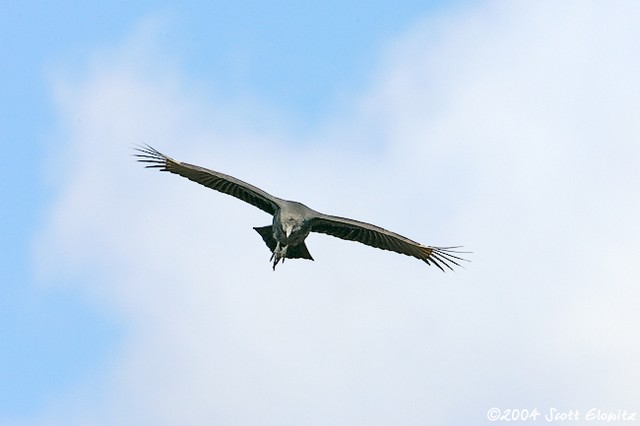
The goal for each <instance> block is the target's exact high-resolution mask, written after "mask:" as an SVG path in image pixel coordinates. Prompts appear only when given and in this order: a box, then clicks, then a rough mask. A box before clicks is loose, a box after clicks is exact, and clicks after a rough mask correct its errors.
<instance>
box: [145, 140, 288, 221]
mask: <svg viewBox="0 0 640 426" xmlns="http://www.w3.org/2000/svg"><path fill="white" fill-rule="evenodd" d="M135 150H136V151H138V153H136V154H134V155H135V156H136V157H137V158H138V161H140V162H142V163H148V164H147V166H146V167H148V168H157V169H160V170H161V171H163V172H171V173H175V174H177V175H180V176H182V177H186V178H187V179H189V180H192V181H194V182H197V183H199V184H201V185H204V186H206V187H207V188H211V189H215V190H216V191H220V192H222V193H224V194H228V195H231V196H233V197H236V198H238V199H240V200H242V201H244V202H246V203H249V204H251V205H253V206H256V207H257V208H259V209H260V210H263V211H265V212H267V213H269V214H271V215H273V214H275V212H276V210H278V208H279V204H278V198H276V197H274V196H273V195H271V194H269V193H267V192H265V191H263V190H262V189H260V188H256V187H255V186H253V185H250V184H248V183H246V182H243V181H241V180H240V179H236V178H234V177H233V176H229V175H225V174H223V173H220V172H216V171H213V170H209V169H205V168H204V167H200V166H194V165H193V164H189V163H183V162H180V161H176V160H174V159H173V158H171V157H167V156H166V155H164V154H162V153H161V152H160V151H158V150H156V149H155V148H152V147H150V146H149V145H145V146H141V147H136V148H135Z"/></svg>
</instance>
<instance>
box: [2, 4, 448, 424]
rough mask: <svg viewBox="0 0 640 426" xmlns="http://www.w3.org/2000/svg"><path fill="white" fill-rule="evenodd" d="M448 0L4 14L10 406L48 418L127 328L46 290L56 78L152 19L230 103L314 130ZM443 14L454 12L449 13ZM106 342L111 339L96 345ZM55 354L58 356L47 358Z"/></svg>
mask: <svg viewBox="0 0 640 426" xmlns="http://www.w3.org/2000/svg"><path fill="white" fill-rule="evenodd" d="M438 7H439V5H438V4H437V2H431V3H429V2H401V3H397V2H379V3H377V4H375V5H372V4H371V3H369V2H366V3H365V2H349V3H344V2H321V3H313V2H309V3H299V2H279V3H278V4H276V5H274V4H272V3H271V2H255V1H249V2H232V3H228V2H191V3H182V4H180V5H177V4H173V5H172V4H170V3H168V4H162V3H159V2H124V3H119V4H117V5H116V4H111V3H102V4H100V3H91V2H90V3H87V2H73V1H71V2H55V3H50V2H35V3H34V2H13V3H6V4H3V6H2V13H1V14H2V16H3V22H4V24H3V25H2V29H1V30H0V37H1V39H2V46H3V49H2V53H0V54H1V55H2V59H1V61H0V62H1V63H2V87H3V89H2V91H3V93H4V95H3V102H2V103H1V104H0V107H1V108H2V110H1V113H0V115H1V116H2V117H3V119H2V122H1V124H0V125H1V127H0V131H1V133H0V134H1V136H2V137H1V139H2V141H3V142H2V146H3V152H4V154H5V156H4V158H5V161H3V163H4V164H3V167H2V169H3V176H2V177H3V181H4V182H7V183H8V184H7V185H3V188H2V191H3V192H2V199H4V200H5V202H4V203H3V205H4V207H3V219H4V220H2V225H1V226H2V232H1V233H2V236H3V237H2V242H1V244H2V260H1V262H2V264H1V266H2V276H4V277H5V279H4V280H3V281H4V284H3V285H2V289H1V291H2V297H1V299H2V300H3V301H4V303H3V308H2V310H1V313H0V315H2V324H4V326H3V328H2V341H3V345H2V346H3V349H2V363H1V365H2V372H3V373H2V380H1V383H2V386H1V387H0V389H2V392H1V395H2V399H1V400H0V404H1V405H0V412H3V413H9V414H10V415H14V414H17V415H22V414H28V413H32V412H34V411H36V410H37V409H38V408H39V407H40V406H41V405H42V403H43V399H45V398H46V397H47V396H48V395H50V394H51V393H55V392H57V391H58V389H59V387H64V386H67V385H68V384H69V383H70V382H72V381H73V380H75V379H76V378H77V377H78V376H81V375H83V374H89V372H91V371H92V369H94V368H95V365H96V363H97V364H99V363H101V362H105V359H106V358H107V357H108V354H109V347H110V346H111V345H115V344H117V341H118V339H119V338H120V335H121V333H123V332H124V331H123V330H122V329H121V328H120V327H119V325H118V324H117V323H114V322H113V321H110V320H109V319H108V318H104V316H103V315H101V313H100V312H95V311H94V310H93V309H92V308H91V307H88V306H87V305H86V301H83V300H82V298H81V297H78V296H77V295H74V294H71V293H70V292H68V291H52V290H43V289H42V288H39V287H38V285H36V284H35V283H34V273H33V266H32V263H33V261H32V259H31V245H32V239H33V234H34V230H35V229H37V228H38V226H39V224H40V223H41V222H42V220H43V214H44V211H45V209H46V205H47V203H48V202H50V200H51V196H52V194H51V190H52V188H51V186H49V185H47V183H46V182H44V181H43V180H44V176H43V173H42V168H43V167H44V166H43V164H44V163H46V162H47V159H48V157H49V155H50V154H51V151H54V150H56V147H55V146H48V145H47V137H48V135H49V134H50V133H51V132H52V129H53V128H54V127H55V121H56V118H57V117H56V111H55V109H54V105H53V102H52V93H51V80H52V75H53V74H55V73H56V72H58V70H62V71H59V72H61V73H64V72H71V73H73V72H76V73H78V74H81V73H82V70H83V69H84V68H85V67H86V66H87V61H88V60H89V57H90V55H91V54H92V52H93V51H94V50H95V49H100V48H104V47H108V46H111V45H114V44H117V43H119V42H121V41H122V40H123V39H124V38H125V37H127V35H128V34H129V33H130V32H131V31H132V30H133V29H134V27H135V26H136V25H137V24H138V23H139V21H140V20H144V19H147V18H149V17H160V18H161V19H164V20H165V22H166V24H165V25H164V26H163V29H162V31H161V32H162V33H161V34H160V35H159V38H160V39H161V40H160V43H161V44H162V46H161V47H160V48H161V49H162V50H163V51H165V52H169V54H170V55H171V56H172V59H173V60H174V61H175V62H176V63H178V64H180V67H181V69H182V70H183V71H184V72H186V73H188V74H189V75H190V76H192V77H193V78H196V79H200V80H204V81H206V82H207V83H208V84H210V85H211V86H213V87H215V89H216V90H217V91H219V92H222V93H223V95H224V96H225V97H227V98H229V99H233V98H234V97H243V98H244V97H246V96H251V97H255V98H257V99H259V100H260V101H262V102H268V103H270V104H272V105H274V106H275V107H276V108H278V109H282V110H286V111H287V114H288V115H289V116H290V119H291V121H292V122H301V123H304V124H303V126H308V125H313V123H314V121H315V120H316V119H317V117H318V115H320V114H322V112H323V111H324V110H325V109H326V108H329V106H330V104H331V102H332V101H333V98H334V97H336V96H339V93H340V90H357V89H359V88H360V87H362V84H363V83H362V82H361V81H360V80H361V79H362V78H363V76H366V72H365V71H366V69H367V67H370V66H371V65H372V63H373V61H374V58H375V55H376V49H377V47H378V46H379V44H380V43H382V42H384V41H385V40H386V39H387V38H389V37H391V36H392V35H393V34H394V33H397V32H399V31H401V30H402V29H403V28H404V27H405V26H406V25H408V24H410V23H411V22H412V20H413V19H414V17H415V16H417V15H420V14H423V13H428V12H430V11H434V10H437V9H438ZM440 7H441V6H440ZM96 335H97V336H99V338H96ZM44 354H46V356H43V355H44Z"/></svg>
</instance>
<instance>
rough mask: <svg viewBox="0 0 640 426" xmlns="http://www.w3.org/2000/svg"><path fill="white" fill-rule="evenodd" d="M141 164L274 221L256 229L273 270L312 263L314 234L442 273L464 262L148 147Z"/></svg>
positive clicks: (139, 151) (451, 251)
mask: <svg viewBox="0 0 640 426" xmlns="http://www.w3.org/2000/svg"><path fill="white" fill-rule="evenodd" d="M134 149H135V150H136V153H135V154H134V156H135V157H137V160H138V161H140V162H142V163H145V164H146V167H147V168H156V169H159V170H160V171H163V172H171V173H175V174H177V175H180V176H182V177H185V178H187V179H189V180H192V181H194V182H197V183H199V184H201V185H204V186H206V187H207V188H211V189H214V190H216V191H219V192H222V193H224V194H227V195H231V196H232V197H235V198H238V199H240V200H242V201H244V202H246V203H249V204H251V205H252V206H254V207H257V208H259V209H260V210H262V211H264V212H267V213H269V214H270V215H272V216H273V222H272V223H271V225H267V226H260V227H254V228H253V229H255V230H256V231H257V232H258V234H260V236H261V237H262V239H263V240H264V242H265V243H266V244H267V246H268V247H269V250H270V251H271V258H270V259H269V261H270V262H271V261H273V270H274V271H275V269H276V266H277V265H278V263H279V262H280V261H281V260H282V262H283V263H284V260H285V259H309V260H313V258H312V257H311V254H310V253H309V250H308V249H307V246H306V244H305V242H304V240H305V239H306V238H307V236H308V235H309V233H310V232H319V233H321V234H327V235H332V236H334V237H338V238H341V239H343V240H351V241H357V242H359V243H362V244H366V245H368V246H371V247H375V248H379V249H382V250H389V251H393V252H396V253H400V254H404V255H407V256H412V257H415V258H416V259H420V260H422V261H424V262H426V263H427V264H428V265H431V264H433V265H435V266H437V267H438V268H439V269H440V270H442V271H443V272H444V271H445V268H447V269H450V270H453V266H460V264H459V263H458V262H459V261H464V260H466V259H463V258H462V257H459V255H460V254H461V253H463V252H460V251H457V250H456V249H458V248H459V247H432V246H426V245H422V244H420V243H417V242H415V241H413V240H410V239H409V238H407V237H403V236H402V235H400V234H396V233H395V232H391V231H388V230H386V229H384V228H381V227H379V226H376V225H372V224H370V223H366V222H360V221H358V220H355V219H348V218H346V217H340V216H332V215H328V214H324V213H320V212H318V211H316V210H313V209H311V208H309V207H307V206H305V205H304V204H302V203H299V202H297V201H288V200H283V199H282V198H278V197H274V196H273V195H271V194H269V193H267V192H265V191H263V190H262V189H260V188H258V187H256V186H253V185H251V184H248V183H246V182H243V181H241V180H240V179H237V178H235V177H233V176H229V175H225V174H223V173H220V172H216V171H214V170H209V169H205V168H204V167H200V166H195V165H193V164H189V163H183V162H181V161H177V160H174V159H173V158H171V157H168V156H166V155H164V154H162V153H161V152H159V151H158V150H156V149H155V148H152V147H151V146H149V145H144V146H139V147H135V148H134Z"/></svg>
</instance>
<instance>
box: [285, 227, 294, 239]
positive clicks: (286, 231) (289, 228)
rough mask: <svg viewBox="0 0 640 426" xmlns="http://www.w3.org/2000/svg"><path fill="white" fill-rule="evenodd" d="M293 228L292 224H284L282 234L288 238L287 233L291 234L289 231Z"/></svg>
mask: <svg viewBox="0 0 640 426" xmlns="http://www.w3.org/2000/svg"><path fill="white" fill-rule="evenodd" d="M292 230H293V226H291V225H286V226H285V228H284V235H285V236H286V237H287V238H289V235H291V231H292Z"/></svg>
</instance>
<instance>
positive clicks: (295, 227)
mask: <svg viewBox="0 0 640 426" xmlns="http://www.w3.org/2000/svg"><path fill="white" fill-rule="evenodd" d="M301 228H302V225H301V224H300V223H298V221H296V220H295V219H290V220H287V221H286V222H285V223H284V226H283V230H284V235H285V236H286V237H287V238H289V237H290V236H291V234H295V233H297V232H299V231H300V229H301Z"/></svg>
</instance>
